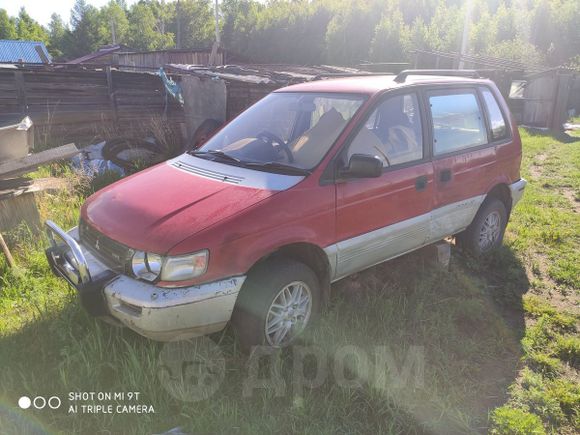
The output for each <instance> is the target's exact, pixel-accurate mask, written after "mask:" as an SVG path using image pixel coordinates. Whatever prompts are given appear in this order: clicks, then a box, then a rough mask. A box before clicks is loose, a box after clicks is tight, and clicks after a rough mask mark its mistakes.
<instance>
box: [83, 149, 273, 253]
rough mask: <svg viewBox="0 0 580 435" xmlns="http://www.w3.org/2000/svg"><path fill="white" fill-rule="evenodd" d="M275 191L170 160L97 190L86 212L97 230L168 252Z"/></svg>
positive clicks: (142, 247) (132, 244) (147, 248)
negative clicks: (198, 171) (197, 171)
mask: <svg viewBox="0 0 580 435" xmlns="http://www.w3.org/2000/svg"><path fill="white" fill-rule="evenodd" d="M195 160H200V159H195ZM208 163H210V164H212V165H215V163H214V162H208ZM177 166H178V167H179V165H177ZM220 166H222V167H226V168H233V167H231V166H228V165H220ZM238 169H240V168H235V169H234V170H235V171H236V172H239V171H238ZM230 170H231V169H230ZM244 170H245V169H244ZM252 172H255V171H252ZM276 192H277V190H276V189H268V188H264V186H259V187H252V186H248V185H236V184H232V183H231V182H227V181H224V180H219V179H212V178H208V177H207V176H201V175H198V174H194V173H190V172H186V171H184V170H181V169H178V168H177V167H176V164H175V162H171V161H170V162H167V163H162V164H160V165H157V166H155V167H153V168H150V169H148V170H146V171H143V172H140V173H138V174H135V175H133V176H131V177H128V178H125V179H123V180H121V181H119V182H117V183H114V184H112V185H110V186H108V187H106V188H105V189H103V190H101V191H99V192H97V193H95V194H94V195H92V196H91V197H90V198H89V199H88V200H87V202H86V203H85V204H84V206H83V209H82V213H81V215H82V217H83V219H84V220H85V221H86V222H87V223H89V224H90V225H91V226H93V227H94V228H96V229H97V230H98V231H100V232H101V233H103V234H105V235H106V236H108V237H110V238H111V239H113V240H116V241H118V242H120V243H123V244H124V245H126V246H128V247H131V248H133V249H138V250H143V251H150V252H155V253H159V254H165V253H167V252H168V251H169V250H170V249H171V248H172V247H173V246H175V245H176V244H177V243H179V242H181V241H182V240H184V239H186V238H187V237H190V236H192V235H194V234H196V233H197V232H199V231H201V230H203V229H205V228H207V227H209V226H211V225H213V224H215V223H217V222H219V221H221V220H223V219H226V218H228V217H230V216H232V215H234V214H236V213H239V212H240V211H241V210H243V209H246V208H248V207H251V206H252V205H254V204H256V203H258V202H260V201H262V200H264V199H266V198H268V197H270V196H272V195H274V194H275V193H276Z"/></svg>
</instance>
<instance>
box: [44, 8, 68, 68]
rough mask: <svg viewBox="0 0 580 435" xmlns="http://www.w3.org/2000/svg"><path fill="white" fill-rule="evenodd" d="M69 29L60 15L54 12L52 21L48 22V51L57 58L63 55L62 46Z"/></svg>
mask: <svg viewBox="0 0 580 435" xmlns="http://www.w3.org/2000/svg"><path fill="white" fill-rule="evenodd" d="M68 31H69V30H68V29H67V28H66V26H65V24H64V22H63V21H62V18H61V17H60V15H58V14H52V15H51V16H50V23H48V51H50V53H51V54H52V56H53V57H54V58H56V59H59V58H62V57H63V54H64V53H63V52H62V48H63V46H64V43H65V38H66V37H67V33H68Z"/></svg>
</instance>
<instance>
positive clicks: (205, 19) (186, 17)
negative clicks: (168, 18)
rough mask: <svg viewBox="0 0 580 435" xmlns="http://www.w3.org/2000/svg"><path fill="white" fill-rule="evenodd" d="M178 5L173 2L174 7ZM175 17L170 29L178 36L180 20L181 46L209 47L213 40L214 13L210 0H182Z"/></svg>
mask: <svg viewBox="0 0 580 435" xmlns="http://www.w3.org/2000/svg"><path fill="white" fill-rule="evenodd" d="M176 5H177V3H172V4H171V6H172V7H173V8H175V7H176ZM168 6H169V5H168ZM174 10H175V9H174ZM173 17H174V19H173V22H172V23H171V26H170V29H169V30H170V31H171V32H172V33H174V34H175V35H176V38H177V37H178V36H179V35H177V28H178V21H179V25H180V30H181V48H199V47H207V46H209V45H210V44H211V42H212V41H213V35H214V15H213V9H212V7H211V3H210V0H180V2H179V11H175V12H174V14H173Z"/></svg>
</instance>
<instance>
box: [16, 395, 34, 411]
mask: <svg viewBox="0 0 580 435" xmlns="http://www.w3.org/2000/svg"><path fill="white" fill-rule="evenodd" d="M31 404H32V402H31V401H30V397H27V396H22V397H21V398H20V399H18V406H20V407H21V408H22V409H28V408H30V405H31Z"/></svg>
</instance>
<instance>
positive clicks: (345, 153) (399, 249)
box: [333, 92, 434, 279]
mask: <svg viewBox="0 0 580 435" xmlns="http://www.w3.org/2000/svg"><path fill="white" fill-rule="evenodd" d="M424 125H425V118H424V114H423V112H422V110H421V105H420V99H419V98H418V95H417V94H416V93H413V92H410V93H402V94H397V95H394V96H386V97H385V98H384V99H382V101H380V102H379V104H378V105H377V106H376V108H375V109H374V110H373V111H372V113H371V114H370V115H369V116H368V117H367V118H366V120H365V121H364V123H363V125H361V126H360V128H359V130H358V132H357V133H356V134H355V136H354V137H353V139H352V140H351V142H350V143H349V144H348V145H347V147H346V148H344V149H343V150H342V153H341V154H340V158H341V159H342V164H343V165H346V164H347V162H348V161H349V159H350V157H351V156H352V155H354V154H364V155H372V156H375V157H377V158H379V159H380V160H381V161H382V162H383V172H382V175H381V176H379V177H378V178H367V179H345V180H339V181H338V183H337V185H336V194H337V210H336V229H337V236H338V237H337V239H338V240H340V241H339V242H338V243H337V244H336V245H335V246H334V247H333V248H334V252H333V254H335V256H336V273H335V279H338V278H340V277H344V276H347V275H349V274H351V273H354V272H357V271H359V270H362V269H365V268H367V267H370V266H372V265H374V264H377V263H380V262H382V261H384V260H387V259H389V258H392V257H395V256H397V255H400V254H403V253H405V252H408V251H410V250H412V249H414V248H417V247H420V246H422V245H424V244H425V242H426V240H427V239H428V237H429V236H428V231H429V212H430V211H431V206H432V195H433V188H434V186H433V168H432V163H431V162H430V161H429V157H428V155H427V153H426V150H425V146H424V144H425V137H424V132H423V126H424Z"/></svg>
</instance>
